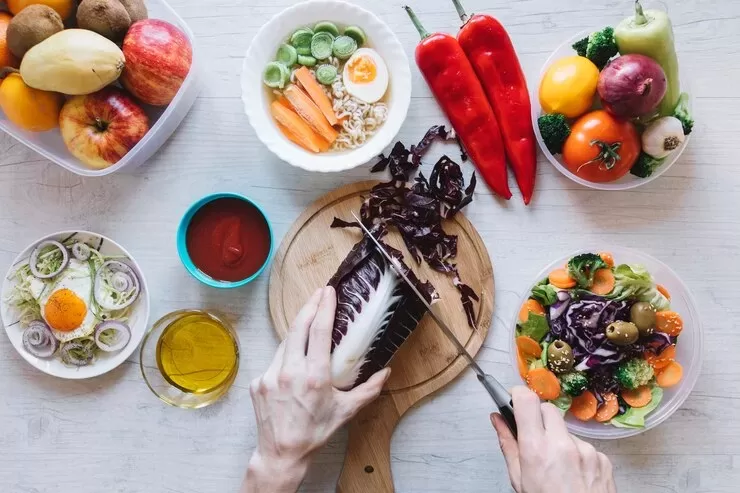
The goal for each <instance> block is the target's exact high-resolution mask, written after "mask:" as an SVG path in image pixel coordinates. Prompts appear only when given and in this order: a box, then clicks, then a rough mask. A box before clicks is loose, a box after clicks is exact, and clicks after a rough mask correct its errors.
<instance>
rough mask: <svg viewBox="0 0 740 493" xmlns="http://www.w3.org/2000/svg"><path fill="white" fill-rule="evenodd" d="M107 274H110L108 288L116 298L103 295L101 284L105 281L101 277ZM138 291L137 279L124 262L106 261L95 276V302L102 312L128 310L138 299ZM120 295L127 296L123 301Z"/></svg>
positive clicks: (139, 288)
mask: <svg viewBox="0 0 740 493" xmlns="http://www.w3.org/2000/svg"><path fill="white" fill-rule="evenodd" d="M107 273H111V274H112V275H111V276H110V278H109V279H107V281H108V284H109V286H110V288H111V289H113V290H114V293H115V294H116V295H118V296H116V297H111V296H107V295H106V293H105V290H104V286H103V283H104V282H105V281H106V279H104V277H103V276H105V275H107ZM119 288H122V289H119ZM140 290H141V287H140V285H139V278H138V277H137V276H136V273H135V272H134V270H133V269H132V268H131V267H130V266H129V265H128V264H126V263H124V262H119V261H118V260H108V261H107V262H105V263H104V264H103V265H102V266H101V267H100V269H98V272H97V273H96V274H95V290H94V291H95V293H94V294H95V301H96V302H97V303H98V305H100V308H102V309H103V310H107V311H114V310H123V309H124V308H128V307H129V306H131V305H132V304H133V303H134V301H136V300H137V299H138V298H139V293H140ZM122 295H127V296H128V298H126V299H123V298H122Z"/></svg>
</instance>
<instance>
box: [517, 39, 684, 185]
mask: <svg viewBox="0 0 740 493" xmlns="http://www.w3.org/2000/svg"><path fill="white" fill-rule="evenodd" d="M591 32H592V31H589V30H586V31H581V32H579V33H578V34H576V35H574V36H573V37H572V38H570V39H568V40H567V41H565V42H564V43H563V44H562V45H560V46H559V47H558V48H557V49H556V50H555V51H554V52H553V53H552V55H550V57H549V58H548V59H547V61H546V62H545V64H544V65H543V66H542V70H540V75H539V78H538V79H537V84H536V85H533V86H532V94H531V99H532V125H533V126H534V134H535V136H536V138H537V142H538V143H539V145H540V149H541V150H542V154H544V155H545V157H546V158H547V160H548V161H550V163H552V165H553V166H555V168H557V170H558V171H560V172H561V173H562V174H564V175H565V176H567V177H568V178H570V179H571V180H573V181H574V182H576V183H580V184H581V185H583V186H585V187H589V188H595V189H597V190H629V189H632V188H636V187H639V186H640V185H645V184H646V183H650V182H651V181H653V180H655V179H657V178H658V177H659V176H661V175H662V174H663V173H665V172H666V171H668V169H669V168H670V167H671V166H673V164H674V163H675V162H676V161H678V159H679V158H680V157H681V154H683V151H684V150H685V149H686V146H687V145H689V140H691V135H687V136H686V140H684V142H683V144H681V146H680V147H679V148H678V149H676V150H675V151H674V152H673V154H671V155H669V156H668V157H667V158H666V160H665V162H664V163H663V164H662V165H661V166H660V167H659V168H658V169H657V170H656V171H655V173H653V175H652V176H650V177H648V178H639V177H637V176H634V175H632V174H630V173H627V175H625V176H623V177H622V178H620V179H619V180H616V181H612V182H609V183H595V182H592V181H588V180H584V179H583V178H581V177H579V176H576V175H575V174H573V173H571V172H570V170H569V169H568V168H566V167H565V165H564V164H563V163H562V162H561V161H560V158H559V157H556V156H555V155H553V154H552V153H551V152H550V151H549V150H548V149H547V146H546V145H545V142H544V141H543V140H542V134H541V133H540V127H539V125H537V119H538V118H539V117H540V116H541V115H542V107H541V106H540V96H539V91H540V83H541V81H542V77H543V76H544V75H545V71H547V69H548V68H549V67H550V65H552V64H553V62H555V61H556V60H559V59H561V58H564V57H567V56H573V55H575V54H576V52H575V51H574V50H573V48H572V45H573V43H575V42H576V41H578V40H579V39H583V38H585V37H586V36H588V35H589V34H590V33H591ZM681 90H682V91H685V92H688V94H689V107H691V102H692V96H691V87H690V86H689V84H688V82H687V79H686V77H685V76H684V74H683V73H681ZM597 98H598V96H597Z"/></svg>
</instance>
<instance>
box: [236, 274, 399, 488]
mask: <svg viewBox="0 0 740 493" xmlns="http://www.w3.org/2000/svg"><path fill="white" fill-rule="evenodd" d="M336 304H337V299H336V293H335V292H334V289H333V288H331V287H326V288H323V289H319V290H317V291H316V292H315V293H314V294H313V296H312V297H311V299H310V300H309V301H308V303H307V304H306V305H305V306H304V307H303V309H301V311H300V313H299V314H298V316H297V317H296V319H295V321H294V322H293V324H292V325H291V328H290V332H289V334H288V337H287V338H286V340H285V341H283V343H282V344H281V345H280V347H279V348H278V351H277V354H276V355H275V359H274V360H273V361H272V364H271V365H270V367H269V368H268V370H267V372H265V374H264V375H262V376H261V377H259V378H257V379H255V380H254V381H253V382H252V384H251V385H250V392H251V394H252V404H253V405H254V411H255V414H256V417H257V430H258V445H257V450H256V451H255V453H254V455H253V457H252V460H251V461H250V467H249V471H248V473H247V485H248V486H251V485H252V483H255V484H256V483H258V482H259V483H260V484H263V485H264V486H263V488H259V487H258V488H253V489H252V488H248V489H247V491H295V490H296V489H297V487H298V486H299V485H300V482H301V480H302V479H303V475H305V472H306V469H307V467H308V463H309V460H310V456H311V454H312V453H313V452H315V451H316V450H317V449H319V448H320V447H322V446H323V445H324V444H326V442H327V441H328V440H329V438H330V437H331V436H332V435H333V434H334V432H336V431H337V430H338V429H339V428H340V427H341V426H343V425H344V424H345V423H346V422H347V421H349V420H350V419H351V418H352V417H354V416H355V415H356V414H357V413H358V412H359V411H360V409H362V408H363V407H364V406H365V405H366V404H368V403H369V402H371V401H373V400H374V399H375V398H377V397H378V395H379V394H380V391H381V390H382V388H383V385H384V384H385V381H386V380H387V379H388V376H389V375H390V369H389V368H386V369H385V370H382V371H380V372H378V373H376V374H375V375H373V376H372V377H371V378H370V379H369V380H368V381H367V382H365V383H364V384H362V385H360V386H358V387H357V388H355V389H353V390H351V391H349V392H343V391H340V390H337V389H336V388H334V387H333V386H332V383H331V366H330V358H331V355H330V352H331V336H332V329H333V326H334V314H335V312H336ZM250 473H251V475H252V477H253V478H254V481H250ZM271 476H272V477H282V478H286V477H287V478H290V481H289V483H290V484H287V483H286V484H285V485H284V486H283V485H275V484H274V483H271V484H269V485H266V484H265V483H264V482H262V481H258V480H259V478H260V477H265V478H267V479H269V478H270V477H271Z"/></svg>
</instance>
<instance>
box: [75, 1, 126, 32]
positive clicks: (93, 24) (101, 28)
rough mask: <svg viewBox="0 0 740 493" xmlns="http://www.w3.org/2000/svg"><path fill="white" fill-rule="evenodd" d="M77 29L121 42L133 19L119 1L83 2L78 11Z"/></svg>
mask: <svg viewBox="0 0 740 493" xmlns="http://www.w3.org/2000/svg"><path fill="white" fill-rule="evenodd" d="M77 27H80V28H82V29H87V30H89V31H93V32H96V33H98V34H100V35H101V36H104V37H106V38H108V39H110V40H112V41H120V40H122V39H123V37H124V36H125V35H126V32H128V28H129V27H131V17H130V16H129V15H128V12H127V11H126V9H125V8H124V7H123V5H122V4H121V2H119V1H118V0H83V1H82V3H81V4H80V6H79V7H78V9H77Z"/></svg>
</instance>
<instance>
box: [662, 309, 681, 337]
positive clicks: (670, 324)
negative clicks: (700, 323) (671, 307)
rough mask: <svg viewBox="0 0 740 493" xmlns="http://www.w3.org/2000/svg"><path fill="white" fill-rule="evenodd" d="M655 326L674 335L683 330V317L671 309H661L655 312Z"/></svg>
mask: <svg viewBox="0 0 740 493" xmlns="http://www.w3.org/2000/svg"><path fill="white" fill-rule="evenodd" d="M655 316H656V319H655V328H656V329H657V330H658V332H663V333H664V334H668V335H669V336H673V337H676V336H678V335H679V334H680V333H681V331H682V330H683V319H682V318H681V315H679V314H678V313H676V312H672V311H663V312H658V313H656V314H655Z"/></svg>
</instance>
